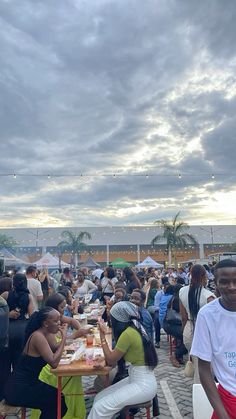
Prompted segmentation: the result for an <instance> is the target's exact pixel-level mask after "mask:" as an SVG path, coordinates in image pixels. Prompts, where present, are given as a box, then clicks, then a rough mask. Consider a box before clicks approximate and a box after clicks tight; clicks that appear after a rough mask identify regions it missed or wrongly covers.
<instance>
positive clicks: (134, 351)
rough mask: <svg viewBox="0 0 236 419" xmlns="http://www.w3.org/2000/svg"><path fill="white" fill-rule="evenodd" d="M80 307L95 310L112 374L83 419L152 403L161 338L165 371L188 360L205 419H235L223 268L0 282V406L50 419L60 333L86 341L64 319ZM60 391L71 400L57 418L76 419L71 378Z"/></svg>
mask: <svg viewBox="0 0 236 419" xmlns="http://www.w3.org/2000/svg"><path fill="white" fill-rule="evenodd" d="M88 295H90V298H89V299H88V300H86V298H87V296H88ZM89 300H90V301H92V302H93V301H95V300H96V301H97V300H99V301H100V303H101V304H103V305H104V308H105V309H104V312H103V316H102V317H103V320H101V321H99V322H98V327H99V332H100V339H101V346H102V349H103V353H104V358H105V361H106V363H107V364H108V365H110V366H112V367H113V370H112V371H113V372H112V373H111V377H112V378H110V381H111V386H109V387H108V388H106V389H102V387H103V386H100V388H99V390H101V391H99V393H98V394H97V396H96V397H95V400H94V403H93V406H92V409H91V411H90V413H89V416H88V418H89V419H98V418H101V417H104V418H107V419H109V418H112V417H113V416H114V415H115V414H118V413H119V412H120V416H121V417H122V411H123V409H124V408H125V407H126V406H127V405H132V404H133V405H135V404H137V403H141V402H146V401H148V400H152V399H153V400H155V398H156V393H157V380H156V378H155V376H154V369H155V367H156V365H157V362H158V348H160V346H161V345H162V342H161V331H162V333H164V332H165V333H166V334H167V335H169V336H170V337H171V338H170V339H173V340H174V343H175V349H174V353H172V355H171V357H170V362H171V363H172V365H173V366H174V367H175V368H180V367H181V365H183V364H184V363H185V362H186V360H188V359H191V361H192V363H193V366H194V382H195V383H200V382H202V385H203V387H204V389H205V391H206V394H207V396H208V398H209V400H210V402H211V404H212V406H213V408H214V411H215V413H214V418H215V419H216V418H220V419H230V418H231V419H232V418H234V419H235V418H236V386H235V377H236V372H235V371H236V361H235V359H236V352H235V349H234V322H235V320H236V262H235V261H233V260H225V261H221V262H219V263H218V264H217V265H216V266H212V267H209V266H208V265H206V266H202V265H199V264H195V265H193V264H189V265H188V266H187V267H180V268H177V269H174V268H168V269H162V270H155V269H154V268H148V269H147V270H142V271H137V270H136V269H135V268H129V267H127V268H124V269H118V270H115V269H114V268H113V267H112V266H107V267H105V269H104V270H102V269H101V270H96V271H94V274H93V272H92V271H89V270H88V269H87V268H81V269H78V270H77V271H75V270H74V271H71V270H70V269H69V268H65V269H64V271H63V272H60V271H57V272H56V273H54V276H53V277H52V276H51V275H50V274H49V272H48V270H47V269H46V268H45V269H42V270H41V271H38V269H37V268H36V267H35V266H29V267H28V268H27V270H26V272H25V273H21V272H16V273H15V274H14V276H13V277H9V276H6V275H5V276H4V275H3V276H2V277H1V278H0V320H1V337H0V363H1V379H0V399H2V398H3V397H4V398H5V399H6V401H7V402H8V403H10V404H12V405H19V406H25V407H28V408H32V409H34V410H33V411H32V418H34V419H36V418H38V417H39V416H40V418H41V419H46V418H50V419H54V418H55V419H56V417H57V403H56V401H57V397H56V377H55V376H54V375H53V374H52V373H51V367H52V368H56V367H57V366H58V364H59V361H60V359H61V356H62V353H63V349H64V346H65V342H66V338H67V336H68V331H69V333H70V338H71V339H76V338H78V337H81V336H85V335H86V334H87V333H89V332H90V327H89V326H88V327H83V328H82V327H81V326H80V323H79V321H78V320H76V319H75V318H74V315H75V314H78V313H83V308H84V306H85V304H86V303H88V301H89ZM104 321H105V322H107V323H108V325H109V326H110V327H111V329H112V336H113V345H112V348H111V347H109V345H108V343H107V341H106V335H105V328H104ZM227 329H228V331H229V332H228V333H227ZM95 381H96V380H95ZM216 381H218V382H219V387H218V389H219V390H218V391H217V387H216V385H215V382H216ZM66 386H67V390H68V386H69V387H70V389H76V390H77V393H80V395H79V396H73V397H67V396H66V392H65V396H63V397H62V415H63V417H64V418H70V417H74V418H78V419H84V418H85V415H86V409H85V403H84V397H83V389H82V383H81V378H80V377H73V379H69V380H68V379H67V377H64V383H63V388H66ZM78 390H79V391H78ZM35 409H36V410H35ZM232 412H233V413H232ZM156 414H158V409H157V412H156Z"/></svg>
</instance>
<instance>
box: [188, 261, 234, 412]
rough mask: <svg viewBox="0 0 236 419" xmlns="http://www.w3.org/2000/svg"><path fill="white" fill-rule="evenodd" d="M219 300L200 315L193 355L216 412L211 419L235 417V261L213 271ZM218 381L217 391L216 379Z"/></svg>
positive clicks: (227, 262)
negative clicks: (196, 359)
mask: <svg viewBox="0 0 236 419" xmlns="http://www.w3.org/2000/svg"><path fill="white" fill-rule="evenodd" d="M214 274H215V282H216V287H217V290H218V292H219V294H220V297H219V298H218V299H216V300H214V301H212V302H211V303H209V304H206V305H205V306H204V307H202V308H201V309H200V311H199V313H198V317H197V321H196V326H195V331H194V337H193V344H192V348H191V355H194V356H197V357H198V365H199V375H200V380H201V383H202V385H203V387H204V390H205V392H206V395H207V397H208V399H209V401H210V403H211V405H212V407H213V409H214V413H213V416H212V419H233V418H235V417H236V416H235V415H236V413H235V412H236V333H235V325H236V261H235V260H232V259H224V260H221V261H220V262H219V263H217V265H216V266H215V269H214ZM212 369H213V372H214V375H215V377H216V378H217V381H218V382H219V386H218V390H217V387H216V384H215V381H214V378H213V374H212Z"/></svg>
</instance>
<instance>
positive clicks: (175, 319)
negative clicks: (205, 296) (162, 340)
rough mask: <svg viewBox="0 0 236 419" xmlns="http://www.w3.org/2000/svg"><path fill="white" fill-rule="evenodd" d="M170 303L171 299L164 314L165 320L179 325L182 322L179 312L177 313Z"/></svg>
mask: <svg viewBox="0 0 236 419" xmlns="http://www.w3.org/2000/svg"><path fill="white" fill-rule="evenodd" d="M172 304H173V299H172V301H171V305H170V307H169V308H167V311H166V316H165V321H167V322H168V323H169V324H178V325H181V324H182V317H181V314H180V313H178V311H176V310H175V309H174V308H173V307H172Z"/></svg>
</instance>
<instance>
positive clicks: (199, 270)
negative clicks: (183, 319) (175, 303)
mask: <svg viewBox="0 0 236 419" xmlns="http://www.w3.org/2000/svg"><path fill="white" fill-rule="evenodd" d="M205 285H206V269H205V268H204V266H202V265H199V264H196V265H194V266H193V267H192V269H191V282H190V286H189V292H188V304H189V311H190V314H191V317H192V320H193V321H195V320H196V317H197V315H198V312H199V310H200V298H201V292H202V289H203V288H204V287H205Z"/></svg>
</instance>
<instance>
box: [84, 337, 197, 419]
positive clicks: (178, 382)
mask: <svg viewBox="0 0 236 419" xmlns="http://www.w3.org/2000/svg"><path fill="white" fill-rule="evenodd" d="M157 351H158V358H159V364H158V366H157V368H156V369H155V376H156V379H157V383H158V393H157V394H158V401H159V406H160V416H158V419H167V418H168V419H193V415H192V379H191V378H186V377H185V376H184V373H183V370H184V367H181V368H175V367H173V366H172V364H171V363H170V360H169V343H168V341H167V337H166V335H161V347H160V349H157ZM84 385H85V387H90V386H92V385H93V379H92V377H84ZM91 405H92V400H91V398H90V399H87V400H86V406H87V411H89V410H90V408H91ZM137 417H142V415H140V414H139V415H137Z"/></svg>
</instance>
